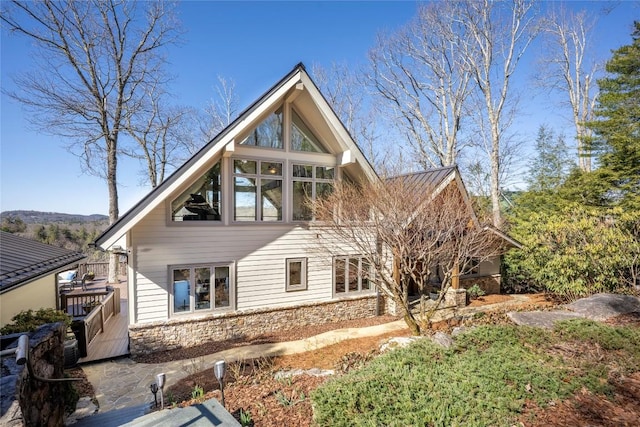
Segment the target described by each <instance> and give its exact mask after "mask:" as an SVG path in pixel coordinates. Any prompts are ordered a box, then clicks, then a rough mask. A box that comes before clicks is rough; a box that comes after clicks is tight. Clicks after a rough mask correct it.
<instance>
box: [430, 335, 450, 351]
mask: <svg viewBox="0 0 640 427" xmlns="http://www.w3.org/2000/svg"><path fill="white" fill-rule="evenodd" d="M431 341H433V342H434V343H436V344H438V345H439V346H441V347H444V348H449V347H451V346H452V345H453V338H451V336H450V335H449V334H445V333H444V332H440V331H438V332H436V333H435V334H434V335H433V336H432V337H431Z"/></svg>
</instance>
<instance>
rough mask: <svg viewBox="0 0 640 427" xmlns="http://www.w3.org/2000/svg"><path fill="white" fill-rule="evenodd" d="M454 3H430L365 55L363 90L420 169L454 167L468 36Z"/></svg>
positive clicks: (464, 98) (467, 90)
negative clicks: (382, 108) (367, 68)
mask: <svg viewBox="0 0 640 427" xmlns="http://www.w3.org/2000/svg"><path fill="white" fill-rule="evenodd" d="M460 7H461V4H460V3H459V2H430V3H428V4H426V5H421V6H419V8H418V13H417V16H416V18H415V19H414V20H413V21H411V22H410V23H409V24H408V25H407V26H406V27H405V28H403V29H401V30H400V31H398V32H397V33H395V34H393V35H391V36H386V37H385V36H379V37H378V41H377V46H376V47H375V48H374V49H372V50H371V51H370V53H369V59H370V65H371V72H370V75H369V76H368V81H369V85H370V86H372V87H373V88H374V91H375V92H376V93H377V94H378V96H379V97H380V98H381V99H382V100H383V103H384V105H386V107H387V111H389V113H390V114H389V116H390V118H391V120H392V124H393V125H394V126H396V127H397V128H398V130H399V131H400V133H401V134H402V135H403V137H404V138H405V139H406V141H407V143H408V144H409V146H410V147H411V148H412V150H413V152H414V155H415V159H416V162H417V163H418V164H419V165H420V166H421V167H422V168H424V169H428V168H431V167H439V166H450V165H453V164H455V163H456V161H457V156H458V152H459V151H460V150H461V148H462V147H461V141H460V140H461V138H460V132H461V131H462V129H463V125H462V122H463V119H464V117H465V113H467V111H465V107H466V101H467V98H468V97H469V95H470V85H469V83H470V81H471V73H470V69H469V67H467V66H466V63H465V59H466V58H465V57H464V56H463V54H464V50H463V49H462V47H463V46H465V45H467V44H469V43H470V42H469V41H468V40H465V39H466V38H467V37H468V36H469V32H468V30H467V28H466V27H465V25H464V23H463V22H462V21H461V20H459V19H457V16H458V15H459V14H460V13H461V12H460Z"/></svg>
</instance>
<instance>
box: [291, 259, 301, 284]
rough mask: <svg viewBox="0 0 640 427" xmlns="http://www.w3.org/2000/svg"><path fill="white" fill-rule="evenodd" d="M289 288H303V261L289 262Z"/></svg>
mask: <svg viewBox="0 0 640 427" xmlns="http://www.w3.org/2000/svg"><path fill="white" fill-rule="evenodd" d="M289 286H302V261H290V262H289Z"/></svg>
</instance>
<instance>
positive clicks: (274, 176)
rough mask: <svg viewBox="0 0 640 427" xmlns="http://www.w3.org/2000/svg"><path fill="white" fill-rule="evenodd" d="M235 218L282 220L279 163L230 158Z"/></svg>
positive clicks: (280, 170) (236, 219)
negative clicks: (231, 162)
mask: <svg viewBox="0 0 640 427" xmlns="http://www.w3.org/2000/svg"><path fill="white" fill-rule="evenodd" d="M233 194H234V220H235V221H282V163H281V162H273V161H266V160H240V159H234V161H233Z"/></svg>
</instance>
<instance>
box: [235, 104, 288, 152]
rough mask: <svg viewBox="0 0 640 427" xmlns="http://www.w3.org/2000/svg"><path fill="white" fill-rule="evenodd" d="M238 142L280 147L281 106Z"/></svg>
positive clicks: (257, 145) (281, 145)
mask: <svg viewBox="0 0 640 427" xmlns="http://www.w3.org/2000/svg"><path fill="white" fill-rule="evenodd" d="M240 144H243V145H255V146H256V147H266V148H282V147H283V144H282V108H280V109H278V110H277V111H276V112H275V113H273V114H271V115H270V116H269V117H267V118H266V119H265V120H264V121H263V122H262V123H260V124H259V125H258V126H257V127H256V128H255V129H254V130H253V132H251V134H249V136H248V137H246V138H245V139H244V140H243V141H242V142H241V143H240Z"/></svg>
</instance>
